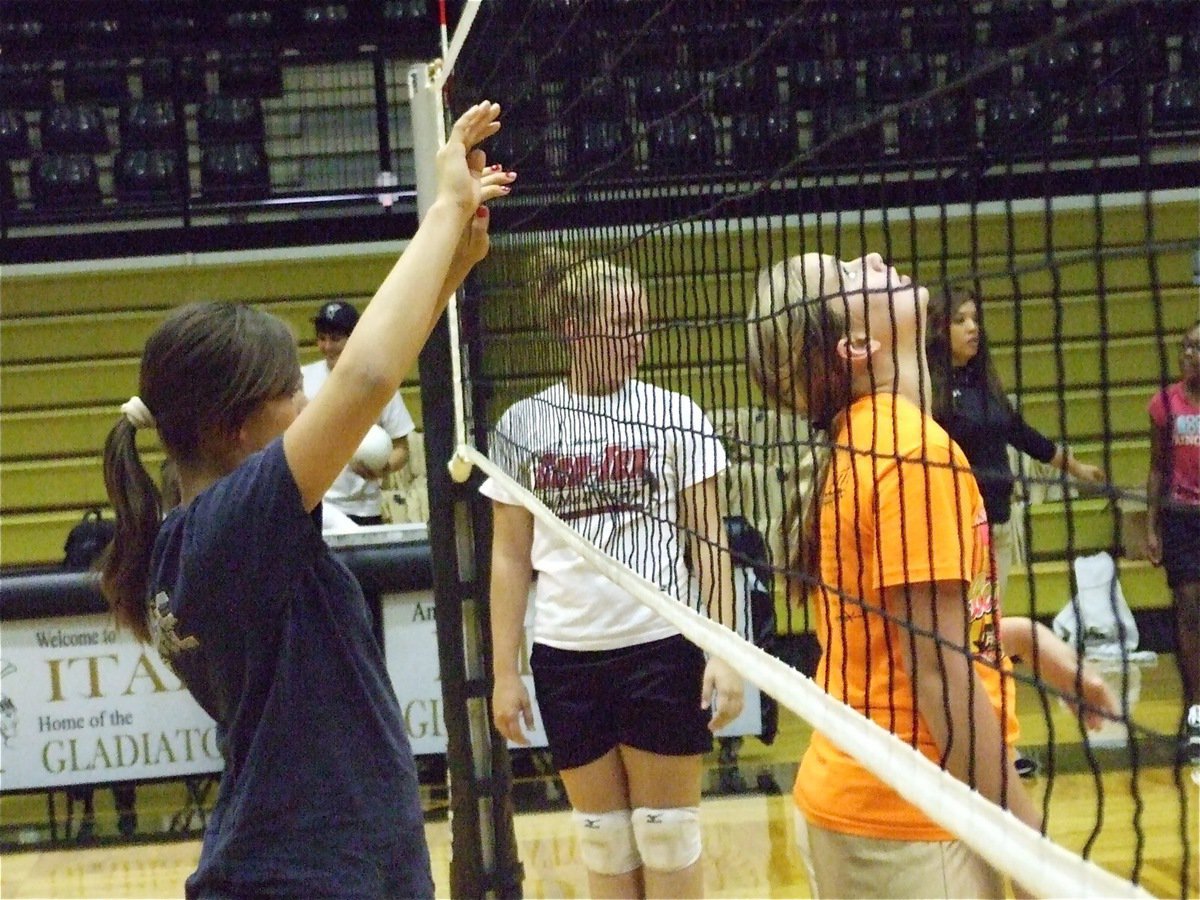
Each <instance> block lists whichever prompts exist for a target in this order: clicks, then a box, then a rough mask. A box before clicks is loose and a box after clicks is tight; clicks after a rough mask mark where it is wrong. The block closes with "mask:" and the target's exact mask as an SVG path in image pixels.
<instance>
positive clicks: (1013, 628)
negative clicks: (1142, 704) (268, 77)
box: [1000, 616, 1120, 730]
mask: <svg viewBox="0 0 1200 900" xmlns="http://www.w3.org/2000/svg"><path fill="white" fill-rule="evenodd" d="M1000 643H1001V644H1002V645H1003V647H1004V652H1005V653H1007V654H1008V655H1009V656H1010V657H1012V658H1013V661H1014V662H1020V663H1023V664H1025V665H1027V666H1029V668H1030V669H1031V670H1032V671H1033V674H1034V675H1036V676H1037V677H1038V678H1039V679H1041V680H1042V681H1044V682H1045V683H1046V684H1048V685H1050V686H1051V687H1052V688H1054V689H1055V690H1057V691H1060V692H1061V693H1062V694H1064V695H1066V696H1065V697H1064V699H1065V700H1066V701H1067V702H1068V703H1069V704H1070V705H1071V708H1072V709H1074V710H1077V711H1078V710H1079V709H1080V708H1081V707H1080V705H1079V702H1078V701H1079V698H1082V699H1083V706H1082V711H1083V721H1084V724H1085V725H1087V727H1088V728H1091V729H1093V730H1094V729H1097V728H1099V727H1100V726H1102V725H1103V724H1104V720H1105V717H1106V716H1117V715H1120V709H1119V707H1118V706H1117V698H1116V697H1114V696H1113V693H1112V691H1110V690H1109V688H1108V684H1107V683H1106V682H1105V681H1104V679H1103V678H1102V677H1101V676H1100V673H1099V672H1097V671H1096V669H1095V668H1094V667H1093V666H1091V665H1090V664H1088V662H1087V661H1086V660H1082V659H1080V658H1079V655H1078V654H1077V653H1076V652H1075V650H1074V649H1072V648H1071V646H1070V645H1068V644H1067V643H1066V642H1065V641H1063V640H1062V639H1061V638H1059V637H1058V635H1056V634H1055V633H1054V632H1053V631H1051V630H1050V629H1049V628H1047V627H1046V626H1045V625H1042V624H1041V623H1040V622H1035V621H1034V620H1033V619H1029V618H1026V617H1024V616H1005V617H1004V618H1003V619H1001V620H1000Z"/></svg>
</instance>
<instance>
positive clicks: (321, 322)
mask: <svg viewBox="0 0 1200 900" xmlns="http://www.w3.org/2000/svg"><path fill="white" fill-rule="evenodd" d="M313 324H314V325H316V326H317V331H340V332H341V333H342V334H349V333H350V332H352V331H353V330H354V326H355V325H357V324H358V310H357V309H355V308H354V307H353V306H351V305H350V304H349V303H344V302H342V301H341V300H331V301H330V302H329V303H326V304H325V305H324V306H322V307H321V309H320V310H319V311H318V312H317V314H316V315H315V316H314V317H313Z"/></svg>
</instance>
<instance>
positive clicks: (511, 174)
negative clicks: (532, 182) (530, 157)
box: [505, 172, 517, 179]
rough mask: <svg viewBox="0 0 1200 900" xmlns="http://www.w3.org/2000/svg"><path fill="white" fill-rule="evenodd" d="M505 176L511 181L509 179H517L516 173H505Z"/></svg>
mask: <svg viewBox="0 0 1200 900" xmlns="http://www.w3.org/2000/svg"><path fill="white" fill-rule="evenodd" d="M505 174H506V175H508V177H509V178H510V179H511V178H516V177H517V173H516V172H506V173H505Z"/></svg>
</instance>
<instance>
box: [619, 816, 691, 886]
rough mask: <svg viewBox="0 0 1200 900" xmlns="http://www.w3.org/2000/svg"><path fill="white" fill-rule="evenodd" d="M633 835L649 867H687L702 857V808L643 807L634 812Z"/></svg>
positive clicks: (665, 870)
mask: <svg viewBox="0 0 1200 900" xmlns="http://www.w3.org/2000/svg"><path fill="white" fill-rule="evenodd" d="M633 836H634V839H635V840H636V841H637V849H638V852H639V853H640V854H641V856H642V863H643V864H644V865H645V866H646V868H647V869H655V870H657V871H659V872H678V871H679V870H680V869H686V868H687V867H688V866H690V865H691V864H692V863H694V862H696V860H698V859H699V858H700V807H698V806H677V807H673V808H670V809H649V808H647V807H644V806H642V807H639V808H637V809H635V810H634V811H633Z"/></svg>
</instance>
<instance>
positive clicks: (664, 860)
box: [481, 252, 742, 897]
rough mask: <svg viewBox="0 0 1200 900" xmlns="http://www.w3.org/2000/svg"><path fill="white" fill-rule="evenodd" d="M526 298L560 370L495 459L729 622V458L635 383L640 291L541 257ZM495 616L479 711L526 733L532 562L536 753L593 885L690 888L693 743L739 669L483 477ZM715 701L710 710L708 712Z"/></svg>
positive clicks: (507, 430) (703, 735)
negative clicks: (524, 672)
mask: <svg viewBox="0 0 1200 900" xmlns="http://www.w3.org/2000/svg"><path fill="white" fill-rule="evenodd" d="M544 262H545V264H546V268H547V271H548V272H549V273H550V274H549V275H548V276H547V277H546V278H545V279H543V281H542V283H541V285H540V288H541V292H540V295H539V298H538V300H539V303H542V304H544V307H545V308H546V309H548V310H549V313H550V319H549V320H550V321H551V322H552V323H554V327H555V330H556V331H557V333H558V335H557V336H558V337H559V338H560V339H561V341H562V344H563V345H564V346H565V347H566V350H567V356H568V365H567V376H566V378H565V379H564V380H563V381H562V382H560V383H558V384H555V385H553V386H552V387H550V388H547V389H546V390H544V391H542V392H541V393H539V394H537V395H535V396H533V397H530V398H528V399H525V400H522V401H520V402H518V403H516V404H515V405H514V406H513V407H511V408H510V409H509V410H508V411H507V412H506V413H505V414H504V416H503V417H502V418H501V420H500V422H499V424H498V425H497V427H496V431H495V435H494V441H493V446H492V455H493V458H495V459H496V461H497V462H498V463H499V464H500V465H502V466H503V467H504V469H505V470H506V471H507V472H508V473H509V474H510V475H511V476H512V477H513V478H514V479H515V480H516V481H517V482H519V483H520V484H522V485H524V486H525V487H527V488H529V489H530V490H532V491H534V492H535V493H536V494H537V495H538V497H539V498H541V499H542V501H543V502H545V503H546V504H547V505H548V506H549V507H550V509H551V510H553V511H554V512H555V513H556V514H557V515H558V516H559V517H560V518H562V519H563V520H564V521H566V522H567V523H569V524H570V525H571V526H572V527H574V528H575V529H576V530H578V531H579V532H580V533H581V534H583V535H584V536H585V537H586V538H587V539H588V540H589V541H592V542H593V543H595V544H596V545H597V546H598V547H600V548H601V549H603V550H604V551H606V552H607V553H609V554H611V555H612V556H614V557H616V558H617V559H618V560H620V561H621V562H624V563H625V564H627V565H629V566H630V567H631V568H633V569H634V570H635V571H637V572H638V573H640V574H641V575H642V576H644V577H645V578H647V579H649V580H650V581H652V582H654V583H655V584H657V585H658V586H659V587H661V588H662V589H663V590H665V591H667V592H668V593H673V594H675V595H676V596H678V597H679V598H680V599H681V600H686V585H687V582H688V578H687V569H686V566H685V565H684V556H685V552H686V553H687V554H688V556H689V558H690V559H691V561H692V568H693V570H694V572H695V574H696V577H697V578H698V580H699V583H700V586H701V598H700V599H701V607H702V609H704V610H706V611H707V612H708V613H709V615H711V616H712V617H713V618H715V619H716V618H719V620H720V621H722V622H726V623H731V622H732V621H733V615H732V613H733V580H732V571H731V568H730V557H729V553H728V550H727V549H726V540H725V536H724V528H723V524H722V518H721V514H720V505H719V492H718V488H717V478H716V476H717V474H718V473H719V472H720V471H721V470H723V469H724V468H725V465H726V460H725V454H724V452H723V450H722V449H721V446H720V442H719V440H718V439H717V437H716V434H715V432H714V429H713V427H712V425H711V424H710V423H709V421H708V419H707V418H706V417H705V415H704V414H703V413H702V412H701V411H700V409H699V408H698V407H697V406H696V404H695V403H693V402H692V401H691V400H690V399H688V398H687V397H684V396H681V395H679V394H676V393H672V392H670V391H665V390H662V389H660V388H657V387H654V386H653V385H649V384H646V383H644V382H641V381H638V380H636V379H634V378H633V374H634V372H635V371H636V370H637V367H638V365H639V364H640V362H641V359H642V355H643V350H644V347H643V339H644V335H645V322H646V318H647V313H646V300H645V296H644V294H643V292H642V289H641V286H640V285H639V283H638V281H637V278H636V276H635V275H634V274H633V273H632V272H630V271H629V270H627V269H623V268H619V267H617V266H613V265H611V264H608V263H604V262H600V261H597V260H582V259H575V258H572V257H569V256H567V255H565V254H560V253H552V252H547V253H546V259H545V260H544ZM481 490H482V491H483V493H484V494H486V495H487V496H489V497H491V498H492V499H493V500H494V501H495V502H494V534H493V547H492V582H491V603H492V610H491V622H492V642H493V648H494V652H493V675H494V682H495V683H494V689H493V698H492V699H493V718H494V721H495V724H496V728H497V729H498V730H499V731H500V733H501V734H503V735H504V736H505V737H506V738H508V739H509V740H511V741H514V742H516V743H518V744H527V743H528V739H527V738H526V736H525V733H524V730H523V728H522V726H524V728H530V727H532V725H533V716H532V709H531V706H530V700H529V695H528V693H527V692H526V690H525V687H524V685H523V684H522V682H521V679H520V677H519V674H518V658H517V656H518V648H519V646H520V644H521V639H522V635H523V626H524V621H525V608H526V601H527V597H528V595H529V589H530V584H531V575H532V572H534V571H536V572H537V574H538V579H537V589H536V596H535V601H534V602H535V610H536V616H535V622H534V640H533V649H532V652H531V656H530V662H531V666H532V669H533V676H534V686H535V689H536V691H537V697H538V706H539V709H540V711H541V714H542V719H543V723H544V725H545V729H546V736H547V739H548V742H549V745H550V752H551V754H552V756H553V758H554V764H555V766H556V768H557V769H558V771H559V775H560V776H561V778H562V781H563V785H564V787H565V788H566V791H567V796H568V798H569V799H570V801H571V805H572V807H574V809H575V822H576V824H577V826H578V829H579V831H578V833H579V840H580V855H581V857H582V860H583V862H584V864H585V865H586V866H587V869H588V882H589V886H590V889H591V892H592V894H593V895H594V896H597V897H639V896H674V897H698V896H700V895H701V891H702V882H701V871H700V853H701V842H700V826H699V818H698V808H699V803H700V782H701V771H702V770H701V759H702V754H703V753H704V752H705V751H707V750H709V749H710V748H711V745H712V731H715V730H717V729H719V728H721V727H722V726H724V725H725V724H727V723H728V722H729V721H731V720H732V719H733V718H734V717H736V716H737V714H738V713H739V712H740V711H741V707H742V685H741V680H740V678H739V677H738V676H737V675H736V674H735V673H734V672H733V671H732V670H731V669H730V668H729V667H728V666H727V665H726V664H725V663H723V662H722V661H720V660H718V659H711V660H709V661H707V663H706V662H705V659H704V655H703V653H702V652H701V651H700V650H699V649H698V648H697V647H695V646H694V645H693V644H691V643H690V642H688V641H687V640H686V639H685V638H684V637H682V636H681V635H680V634H679V633H678V631H677V630H676V629H675V628H674V627H673V626H672V625H670V624H669V623H668V622H666V621H665V620H664V619H662V618H661V617H659V616H658V615H657V614H656V613H654V612H653V611H651V610H650V609H649V608H648V607H646V606H644V605H642V604H641V603H639V602H638V601H637V600H636V599H634V598H633V597H632V596H630V595H629V594H628V593H626V592H625V591H624V590H623V589H621V588H620V587H618V586H617V585H616V584H614V583H613V582H612V581H610V580H608V579H607V578H605V577H604V576H603V575H600V574H599V573H597V572H596V571H595V570H594V569H593V568H591V566H589V565H588V564H587V563H586V562H585V561H584V560H583V559H582V558H581V557H580V556H579V555H578V554H576V553H575V552H574V551H572V550H571V549H570V548H569V547H567V546H566V545H565V544H563V543H562V542H561V541H560V540H559V539H557V538H555V537H554V536H553V535H550V534H548V533H547V532H546V530H545V529H544V528H543V526H541V525H540V524H538V523H537V522H535V520H534V518H533V516H532V515H531V514H530V513H529V512H528V510H526V509H525V508H524V507H523V506H520V505H518V504H519V500H518V499H517V498H516V497H515V496H513V495H512V494H511V493H510V492H509V491H508V490H507V489H506V488H505V487H504V486H503V485H502V484H500V483H499V482H498V481H496V480H489V481H487V482H485V483H484V485H483V487H482V488H481ZM710 706H711V707H712V710H711V712H710V711H709V708H710Z"/></svg>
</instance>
